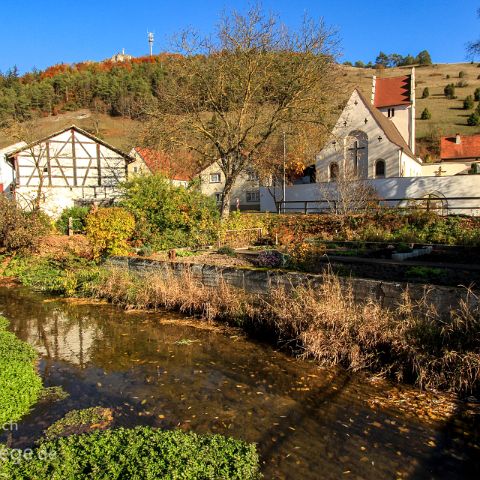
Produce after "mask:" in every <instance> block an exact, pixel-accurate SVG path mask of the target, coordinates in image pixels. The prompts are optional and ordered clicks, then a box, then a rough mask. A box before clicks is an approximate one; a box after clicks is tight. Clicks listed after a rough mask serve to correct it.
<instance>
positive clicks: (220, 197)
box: [215, 193, 223, 203]
mask: <svg viewBox="0 0 480 480" xmlns="http://www.w3.org/2000/svg"><path fill="white" fill-rule="evenodd" d="M222 197H223V195H222V194H221V193H216V194H215V200H216V201H217V203H220V202H221V201H222Z"/></svg>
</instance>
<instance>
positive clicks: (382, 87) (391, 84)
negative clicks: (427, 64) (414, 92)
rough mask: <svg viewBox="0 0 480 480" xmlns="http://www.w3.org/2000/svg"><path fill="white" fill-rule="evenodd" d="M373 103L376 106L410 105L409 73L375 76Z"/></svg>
mask: <svg viewBox="0 0 480 480" xmlns="http://www.w3.org/2000/svg"><path fill="white" fill-rule="evenodd" d="M374 82H375V83H374V85H375V95H374V100H373V105H374V106H375V107H376V108H384V107H393V106H396V105H410V104H411V103H412V102H411V75H402V76H399V77H386V78H375V81H374Z"/></svg>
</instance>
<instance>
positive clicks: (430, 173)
mask: <svg viewBox="0 0 480 480" xmlns="http://www.w3.org/2000/svg"><path fill="white" fill-rule="evenodd" d="M471 165H472V162H442V163H425V164H423V165H422V175H423V176H424V177H435V176H436V174H437V173H438V169H439V167H441V170H442V176H448V175H458V174H460V173H462V174H465V173H467V172H468V170H470V167H471Z"/></svg>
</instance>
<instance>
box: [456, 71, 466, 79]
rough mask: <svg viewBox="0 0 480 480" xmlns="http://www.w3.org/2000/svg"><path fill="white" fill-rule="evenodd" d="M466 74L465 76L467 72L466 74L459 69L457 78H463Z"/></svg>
mask: <svg viewBox="0 0 480 480" xmlns="http://www.w3.org/2000/svg"><path fill="white" fill-rule="evenodd" d="M466 76H467V74H466V73H465V72H464V71H463V70H461V71H460V72H458V78H464V77H466Z"/></svg>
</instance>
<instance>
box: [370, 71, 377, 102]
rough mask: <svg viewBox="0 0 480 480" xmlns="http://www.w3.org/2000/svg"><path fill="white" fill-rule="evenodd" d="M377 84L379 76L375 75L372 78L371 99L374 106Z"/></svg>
mask: <svg viewBox="0 0 480 480" xmlns="http://www.w3.org/2000/svg"><path fill="white" fill-rule="evenodd" d="M376 84H377V76H376V75H373V77H372V97H371V99H370V101H371V103H372V105H374V104H375V86H376Z"/></svg>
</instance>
